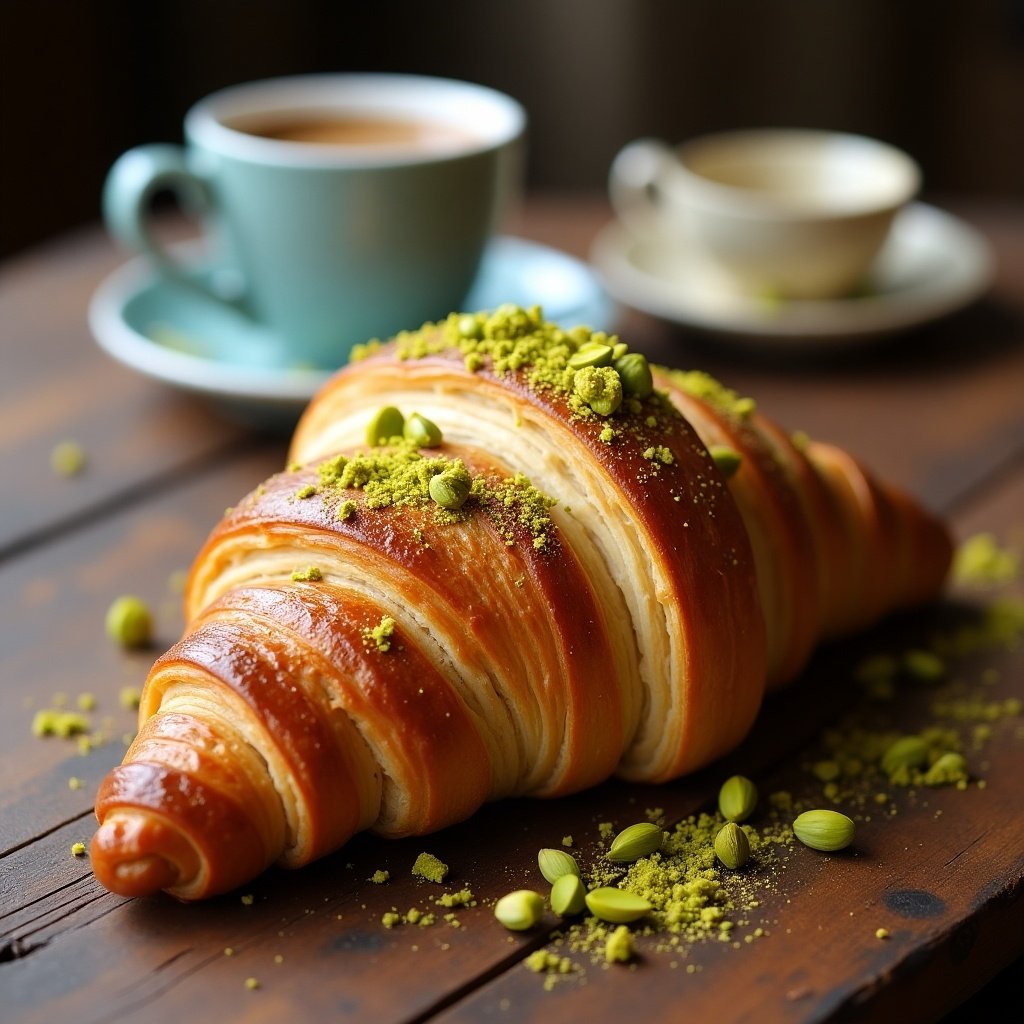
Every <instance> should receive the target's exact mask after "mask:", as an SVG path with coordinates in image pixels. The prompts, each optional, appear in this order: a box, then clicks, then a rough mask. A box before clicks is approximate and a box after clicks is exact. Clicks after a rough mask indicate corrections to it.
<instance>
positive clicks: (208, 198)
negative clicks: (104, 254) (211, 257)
mask: <svg viewBox="0 0 1024 1024" xmlns="http://www.w3.org/2000/svg"><path fill="white" fill-rule="evenodd" d="M163 190H167V191H170V192H171V193H173V194H174V196H175V197H176V198H177V200H178V202H179V204H180V205H181V207H182V209H184V210H185V211H186V212H187V213H189V214H193V215H195V216H197V217H200V218H202V217H204V216H205V215H207V214H208V213H209V212H210V211H211V210H212V209H213V208H214V198H213V190H212V188H211V186H210V183H209V181H208V180H207V179H206V178H205V177H204V176H203V174H202V173H200V172H199V171H198V170H197V169H196V168H195V167H193V166H192V165H191V164H190V161H189V157H188V155H187V154H186V152H185V150H184V149H183V148H182V147H180V146H174V145H169V144H162V143H154V144H151V145H146V146H137V147H135V148H134V149H130V150H128V152H126V153H123V154H122V155H121V156H120V157H119V158H118V159H117V160H116V161H115V163H114V165H113V166H112V167H111V168H110V171H109V172H108V174H107V179H106V182H105V183H104V186H103V220H104V222H105V223H106V226H107V229H108V230H109V231H110V233H111V234H112V235H113V236H114V238H115V239H116V240H117V241H118V242H120V243H121V244H122V245H125V246H127V247H128V248H130V249H135V250H137V251H138V252H141V253H145V254H146V255H147V256H149V258H150V259H151V260H153V262H154V263H155V264H156V266H157V267H158V269H159V270H160V273H162V274H163V275H165V276H166V277H168V278H172V279H173V280H175V281H176V282H179V283H181V284H184V285H186V286H188V287H190V288H195V289H198V290H199V291H201V292H203V293H205V294H206V295H209V296H210V297H211V298H214V299H216V300H217V301H218V302H224V301H227V300H226V297H225V295H223V294H217V293H216V292H214V291H213V290H212V289H210V288H208V287H206V285H205V284H204V283H203V282H202V281H199V280H197V278H196V277H195V275H192V274H189V273H188V272H187V270H186V268H185V266H184V265H183V264H182V263H181V261H180V260H179V259H178V258H177V257H176V256H175V255H174V254H173V252H171V251H170V250H169V249H168V247H167V246H166V245H165V244H164V243H162V242H161V241H160V239H159V238H157V237H156V236H155V235H154V234H153V232H152V228H151V222H150V213H151V207H152V203H153V199H154V197H155V196H156V194H157V193H158V192H161V191H163Z"/></svg>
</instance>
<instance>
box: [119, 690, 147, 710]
mask: <svg viewBox="0 0 1024 1024" xmlns="http://www.w3.org/2000/svg"><path fill="white" fill-rule="evenodd" d="M117 699H118V702H119V703H120V705H121V707H123V708H124V709H125V711H135V710H137V709H138V707H139V704H140V703H141V701H142V691H141V690H139V688H138V687H137V686H122V687H121V692H120V693H119V694H118V697H117Z"/></svg>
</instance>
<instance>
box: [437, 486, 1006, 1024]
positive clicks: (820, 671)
mask: <svg viewBox="0 0 1024 1024" xmlns="http://www.w3.org/2000/svg"><path fill="white" fill-rule="evenodd" d="M1022 508H1024V474H1022V473H1019V472H1018V473H1017V474H1015V475H1013V476H1012V477H1009V478H1008V479H1006V480H1004V481H1003V482H1001V483H1000V484H999V485H998V486H994V487H992V488H990V489H989V490H988V492H987V493H986V494H985V495H984V498H983V500H979V501H977V502H976V503H974V504H973V505H972V506H971V507H970V508H969V510H965V512H964V514H963V515H961V516H960V517H959V518H958V522H957V525H958V529H959V530H960V532H961V535H964V536H966V535H968V534H970V533H973V532H975V531H978V530H995V531H997V532H999V533H1000V534H1001V536H1002V537H1003V538H1005V537H1007V536H1010V537H1014V538H1016V541H1017V543H1018V544H1021V542H1022V541H1024V533H1022V527H1024V521H1022V519H1021V509H1022ZM958 593H959V594H960V595H961V596H962V598H963V599H964V600H965V601H967V602H969V604H965V605H962V606H954V605H950V606H949V607H948V608H947V609H946V612H945V613H943V616H945V615H948V616H951V618H949V619H948V620H946V619H945V618H944V617H943V616H939V618H938V619H935V620H933V621H931V622H929V616H928V615H927V614H926V615H924V616H915V617H912V618H906V619H902V620H899V621H895V622H890V623H889V624H887V625H886V626H883V627H881V628H880V629H878V630H876V631H875V632H874V633H873V634H872V636H869V637H867V638H865V639H864V640H862V641H860V642H856V643H853V644H851V645H843V646H842V647H841V648H839V649H838V650H836V649H833V651H831V652H826V657H825V659H824V660H823V659H822V658H819V659H817V661H816V662H815V664H814V665H812V667H811V668H810V669H809V671H808V672H807V673H806V674H805V678H804V679H803V680H802V681H801V683H800V684H799V686H798V688H797V691H796V692H794V693H792V694H786V695H783V697H782V700H783V701H785V702H786V704H787V705H788V706H784V707H783V708H782V709H781V713H780V708H779V707H778V706H775V705H774V704H773V703H769V705H768V707H767V708H766V710H765V713H764V714H763V716H762V719H761V721H760V722H759V723H758V726H757V727H756V728H755V733H754V735H753V736H752V737H751V742H750V743H748V744H747V745H746V751H751V748H756V745H757V742H758V737H759V736H763V734H764V731H765V730H767V731H769V732H772V731H775V730H780V731H781V730H786V729H790V728H791V727H792V724H794V723H796V724H799V723H800V721H801V719H800V716H799V713H797V715H796V717H795V718H794V719H792V720H791V719H790V713H791V712H792V711H793V705H792V703H791V702H793V701H794V700H795V701H796V704H797V711H798V712H799V710H800V709H799V703H800V701H801V700H805V701H806V702H808V703H810V702H813V701H815V700H816V699H817V697H816V694H815V692H814V691H815V690H816V689H819V688H825V687H829V688H831V689H832V690H833V691H834V690H835V689H836V688H846V687H847V686H848V685H849V683H850V679H849V673H850V668H851V667H852V666H853V665H855V664H857V659H858V658H859V657H860V656H861V655H863V654H866V653H869V652H870V651H871V650H872V649H875V650H884V651H889V652H893V651H894V652H896V653H898V652H900V651H901V650H905V649H907V648H908V647H911V646H914V645H917V644H921V645H924V644H925V643H926V642H927V640H928V637H929V635H930V634H931V633H932V632H933V631H934V630H935V629H936V628H937V627H938V628H940V630H948V629H949V628H951V627H952V625H953V624H954V623H955V622H956V621H958V620H959V619H960V618H961V617H963V618H964V619H965V620H966V621H970V620H972V618H973V614H974V610H976V609H977V608H980V607H982V606H983V605H984V604H985V603H986V602H987V601H989V600H992V599H996V600H999V599H1002V598H1004V597H1006V596H1008V594H1009V595H1010V596H1012V595H1013V594H1016V599H1017V600H1018V601H1020V600H1021V599H1022V597H1024V586H1022V584H1021V583H1020V582H1018V583H1017V584H1016V586H1015V588H1011V589H1010V590H1009V592H1007V591H1006V589H1005V588H1004V589H1002V590H999V591H996V592H994V593H992V592H988V593H985V592H979V591H977V590H973V589H965V588H961V589H960V591H959V592H958ZM828 654H831V655H832V656H833V657H834V656H836V655H837V654H838V660H837V661H834V662H832V663H831V664H829V663H828V657H827V656H828ZM844 655H845V657H844ZM844 660H845V661H846V664H845V667H844V665H843V661H844ZM844 668H845V670H844ZM948 668H949V673H950V680H952V681H951V682H949V683H947V684H945V685H944V686H940V687H939V688H938V689H936V688H935V686H934V685H930V686H929V685H920V684H919V685H917V686H910V687H906V688H904V689H903V690H902V691H901V692H900V694H899V696H898V698H897V700H896V701H895V702H893V703H892V704H891V705H885V706H884V711H883V712H882V718H881V720H882V721H885V722H887V723H891V725H892V727H893V728H895V729H897V730H899V731H904V732H907V733H915V732H918V731H919V730H920V729H921V728H922V727H923V726H925V725H930V724H935V723H936V721H937V719H936V716H935V713H934V711H933V704H934V702H935V700H936V698H937V697H939V696H941V695H942V694H944V693H945V692H946V690H947V689H951V690H955V691H957V692H962V693H964V694H976V693H979V692H981V693H983V694H984V699H985V700H987V701H996V700H1002V699H1004V698H1007V697H1013V698H1017V699H1018V700H1021V699H1024V638H1022V637H1021V635H1020V633H1019V632H1018V634H1017V636H1016V639H1015V641H1013V642H1012V643H1009V644H1008V645H1003V644H993V645H992V646H991V647H990V648H989V649H986V650H984V651H978V652H975V653H972V654H971V655H965V656H963V657H960V658H953V659H950V660H949V662H948ZM983 679H988V680H995V682H991V681H990V682H989V683H982V682H981V680H983ZM958 688H959V689H958ZM833 697H834V693H833ZM866 707H870V706H865V705H863V704H861V703H859V702H858V703H854V704H853V705H851V706H849V707H847V708H846V709H845V710H844V712H843V715H849V714H851V713H852V714H853V715H864V714H870V716H871V717H872V718H874V717H876V716H878V715H879V712H878V711H877V709H874V708H872V709H871V710H870V711H866V710H865V708H866ZM835 721H837V722H840V723H841V722H843V721H844V718H843V717H842V716H840V717H839V718H837V719H835ZM943 724H945V725H950V724H951V723H950V722H948V721H945V720H943ZM975 724H977V723H976V722H974V721H966V722H963V723H960V724H959V726H955V725H954V727H958V728H959V730H960V731H961V733H962V734H963V735H964V737H965V752H966V753H967V756H968V758H969V760H970V761H971V763H972V770H973V771H974V772H976V773H977V774H979V775H981V776H982V777H983V778H984V780H985V788H984V789H979V788H978V787H977V786H976V785H972V786H970V787H969V789H968V790H966V791H963V792H961V791H958V790H956V789H952V788H943V789H922V790H920V791H919V792H918V793H916V794H912V793H910V792H908V791H906V790H900V789H898V788H893V787H886V791H887V793H888V794H889V797H890V799H889V801H887V803H886V804H885V808H888V807H890V806H891V807H892V808H893V809H894V810H895V813H894V814H893V815H892V816H889V815H888V814H886V813H879V814H873V815H872V816H871V821H869V822H863V823H861V824H859V825H858V834H857V839H856V842H855V845H854V847H853V848H852V849H851V850H850V851H847V852H844V853H842V854H838V855H831V856H829V855H822V854H820V853H817V852H814V851H811V850H808V849H806V848H803V847H801V846H800V845H799V844H798V845H796V846H795V847H794V848H793V849H792V851H791V852H790V854H789V856H788V861H786V862H785V863H783V864H782V865H781V866H780V867H777V868H776V869H774V870H772V871H771V872H767V871H764V872H762V873H761V874H760V877H756V876H755V879H756V880H755V881H754V883H753V884H754V885H755V886H756V887H757V895H758V897H759V899H760V907H759V908H758V909H757V911H756V913H755V914H751V915H748V920H749V923H748V925H747V926H746V928H745V929H744V930H745V931H746V932H747V933H750V931H751V930H752V929H753V928H756V927H763V928H764V930H765V932H766V933H768V934H767V935H766V937H764V938H763V939H758V940H757V941H755V942H753V943H751V944H750V945H747V944H746V943H745V942H744V943H743V944H742V948H740V949H734V948H732V947H731V946H730V945H729V944H722V943H718V942H708V943H701V944H696V945H694V946H693V947H691V949H690V950H689V951H688V955H687V956H686V958H684V957H683V956H682V955H681V954H680V953H678V952H676V953H671V954H666V953H663V952H658V949H657V940H656V939H645V938H640V939H638V946H639V949H640V956H639V958H638V960H637V961H636V963H635V966H634V967H633V968H632V969H631V968H627V967H624V966H621V965H615V966H612V967H609V968H607V969H605V967H604V965H601V964H598V965H595V964H594V963H593V962H591V960H590V958H588V957H587V956H586V955H583V956H580V955H579V954H575V955H574V954H571V953H570V954H569V955H571V956H573V959H574V961H576V962H577V966H578V968H579V969H578V970H577V971H574V973H573V974H572V975H570V976H569V977H568V978H567V979H565V980H561V979H560V980H559V983H558V984H556V985H555V986H554V988H553V990H552V991H546V990H545V989H544V986H543V984H542V982H541V979H539V978H538V977H537V976H536V975H535V974H533V973H531V972H530V971H527V970H524V969H513V970H510V971H508V972H506V973H505V974H503V975H501V976H500V977H497V978H495V979H494V980H493V981H491V982H490V983H488V984H487V985H484V986H482V987H481V988H480V989H479V990H478V991H476V992H474V993H472V994H470V995H469V996H467V997H466V998H465V999H464V1000H462V1001H461V1002H459V1003H458V1004H456V1005H454V1006H453V1007H452V1008H451V1009H449V1010H448V1011H446V1012H444V1013H441V1014H440V1015H439V1016H438V1017H437V1018H436V1019H438V1020H443V1021H445V1022H453V1024H454V1022H456V1021H471V1020H481V1019H489V1018H490V1017H494V1016H498V1015H499V1014H500V1013H501V1012H503V1011H507V1012H508V1014H509V1015H510V1019H516V1020H523V1021H527V1020H531V1021H532V1020H537V1021H541V1020H547V1019H552V1018H555V1019H561V1018H565V1017H569V1016H571V1017H572V1018H574V1019H592V1020H617V1019H622V1018H623V1016H624V1015H629V1014H631V1013H635V1012H637V1008H638V1007H640V1006H642V1007H643V1013H644V1014H645V1015H652V1016H654V1017H659V1018H664V1019H672V1018H673V1014H674V1013H677V1012H678V1008H679V1007H680V1006H683V1005H685V1007H686V1012H687V1015H688V1016H689V1015H693V1016H694V1017H695V1018H703V1017H705V1016H707V1017H714V1018H719V1019H720V1018H722V1016H723V1015H724V1016H725V1019H728V1020H736V1021H748V1020H749V1021H753V1020H757V1021H760V1022H767V1021H812V1020H826V1019H827V1020H855V1019H856V1020H914V1021H927V1020H934V1019H937V1018H938V1017H940V1016H941V1015H942V1014H943V1013H945V1012H946V1011H948V1010H950V1009H951V1008H953V1007H954V1006H956V1005H957V1004H958V1003H960V1002H961V1001H962V1000H964V999H966V998H967V997H968V996H970V995H971V994H972V993H973V992H974V991H976V990H977V989H978V988H979V987H980V986H981V985H983V984H984V983H985V982H986V981H987V980H989V979H990V978H991V977H992V976H993V975H995V974H996V973H997V972H998V971H999V970H1000V969H1001V968H1003V967H1005V966H1006V965H1007V964H1008V963H1010V962H1011V961H1012V960H1013V959H1014V958H1015V957H1019V956H1020V955H1021V954H1022V953H1024V899H1022V896H1024V794H1022V792H1021V790H1020V787H1019V784H1018V783H1019V775H1020V764H1021V759H1022V755H1024V724H1022V719H1021V717H1020V716H1019V713H1018V714H1017V715H1016V716H1010V717H1008V718H1004V719H1001V720H998V721H993V722H992V723H991V727H992V730H993V737H992V740H991V742H990V743H988V744H986V745H985V747H984V749H983V750H982V751H973V752H972V748H971V743H970V736H971V730H972V728H973V726H974V725H975ZM779 735H780V733H779V732H777V733H776V737H777V738H778V736H779ZM782 742H783V745H784V746H785V747H786V748H787V752H786V757H785V759H784V761H783V762H781V763H780V764H779V765H778V766H777V769H776V770H775V771H770V772H766V773H764V772H760V771H757V770H755V771H749V769H748V771H749V774H751V775H752V776H753V777H754V778H755V779H756V780H757V782H758V786H759V789H760V791H761V792H762V793H764V792H771V791H773V790H778V789H784V790H788V791H789V792H791V793H792V794H793V795H794V796H795V797H799V796H801V795H803V796H805V797H807V798H808V799H810V800H811V801H812V802H817V803H819V804H820V805H823V806H829V803H828V801H827V800H826V799H824V798H823V797H822V796H821V790H822V786H821V784H820V782H818V781H817V780H816V779H815V778H814V777H813V775H812V774H810V773H809V772H808V766H809V765H812V764H813V763H814V762H815V761H817V760H819V759H821V758H822V757H824V756H826V754H825V752H824V748H823V747H822V746H821V745H820V744H819V743H817V742H815V741H814V740H813V739H812V741H811V742H810V743H809V744H806V745H804V744H803V743H799V742H798V743H796V744H792V743H786V742H785V741H782ZM744 757H745V751H741V752H740V753H739V755H738V757H737V758H731V759H730V761H731V762H732V763H733V764H735V763H736V761H737V760H739V762H740V763H742V762H743V760H744ZM755 760H756V759H755ZM759 767H760V765H758V768H759ZM741 770H743V769H741ZM727 772H728V768H727V766H725V765H723V766H722V767H721V768H720V770H719V771H718V775H719V776H720V777H724V776H725V775H726V774H727ZM711 792H712V790H711V789H709V791H708V796H709V798H710V795H711ZM660 802H661V800H660V798H659V799H658V803H660ZM845 809H849V808H848V807H847V808H845ZM883 811H884V808H883ZM851 813H853V812H852V811H851ZM535 883H536V877H535ZM541 884H542V883H541ZM880 927H881V928H886V929H887V930H888V932H889V934H890V937H889V938H888V939H885V940H880V939H878V938H876V936H875V931H876V929H877V928H880ZM550 948H551V950H552V951H553V952H555V953H558V954H559V955H562V954H564V953H565V952H566V950H565V948H564V944H563V943H561V942H557V941H556V942H555V943H554V944H553V945H552V946H551V947H550ZM687 963H689V964H692V965H694V966H695V967H696V968H697V972H696V973H693V974H690V973H686V972H685V970H684V969H683V968H684V967H685V965H686V964H687Z"/></svg>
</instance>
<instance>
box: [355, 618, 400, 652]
mask: <svg viewBox="0 0 1024 1024" xmlns="http://www.w3.org/2000/svg"><path fill="white" fill-rule="evenodd" d="M395 625H396V623H395V620H394V619H393V618H392V617H391V616H390V615H382V616H381V620H380V622H378V623H377V625H376V626H367V627H366V628H365V629H364V630H363V645H364V646H366V647H376V648H377V650H378V651H380V653H381V654H387V652H388V651H390V650H391V643H392V639H391V638H392V637H393V636H394V635H395Z"/></svg>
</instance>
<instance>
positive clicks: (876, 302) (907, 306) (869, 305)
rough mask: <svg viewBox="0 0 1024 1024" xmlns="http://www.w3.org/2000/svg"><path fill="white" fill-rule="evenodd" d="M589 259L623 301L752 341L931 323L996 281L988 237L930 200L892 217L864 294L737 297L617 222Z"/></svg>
mask: <svg viewBox="0 0 1024 1024" xmlns="http://www.w3.org/2000/svg"><path fill="white" fill-rule="evenodd" d="M591 259H592V261H593V263H594V265H595V266H596V267H597V269H598V271H599V272H600V274H601V277H602V279H603V280H604V283H605V286H606V288H607V289H608V291H609V292H610V293H611V295H612V296H614V297H615V298H616V299H618V300H619V301H620V302H623V303H625V304H626V305H629V306H632V307H634V308H635V309H639V310H641V311H642V312H645V313H650V314H652V315H654V316H658V317H662V318H663V319H665V320H669V321H672V322H674V323H677V324H681V325H685V326H690V327H699V328H702V329H704V330H709V331H716V332H724V333H727V334H732V335H736V336H737V339H736V340H739V341H742V340H743V339H744V336H747V337H748V338H749V341H750V343H751V345H757V346H761V345H763V344H764V343H765V342H768V341H776V342H780V343H785V344H788V345H790V346H795V345H802V346H808V345H809V344H811V343H813V344H815V345H817V344H818V343H821V344H822V345H831V346H838V345H844V344H850V343H853V342H856V341H858V340H860V339H867V338H872V337H877V336H879V335H884V334H891V333H895V332H897V331H901V330H905V329H907V328H910V327H914V326H917V325H919V324H924V323H927V322H929V321H931V320H935V319H937V318H938V317H941V316H944V315H946V314H947V313H951V312H953V311H954V310H957V309H960V308H961V307H963V306H966V305H967V304H968V303H970V302H972V301H974V300H975V299H977V298H978V297H979V296H980V295H981V294H982V293H983V292H984V291H985V290H986V289H987V288H988V286H989V284H990V283H991V280H992V275H993V269H994V263H993V258H992V254H991V251H990V249H989V246H988V243H987V242H986V241H985V240H984V239H983V238H982V237H981V236H980V235H979V234H978V233H977V232H976V231H975V230H974V229H973V228H971V227H969V226H968V225H967V224H965V223H963V222H962V221H960V220H958V219H957V218H956V217H953V216H951V215H950V214H948V213H945V212H943V211H941V210H939V209H936V208H935V207H934V206H928V205H926V204H924V203H914V204H913V205H911V206H909V207H907V209H905V210H904V211H903V212H902V213H900V214H899V216H898V217H897V218H896V221H895V222H894V224H893V230H892V234H891V235H890V237H889V239H888V241H887V242H886V244H885V247H884V248H883V250H882V252H881V253H880V254H879V257H878V260H877V262H876V264H875V267H874V270H873V271H872V273H871V275H870V277H869V279H868V281H867V282H866V285H867V287H866V288H865V292H864V294H863V295H861V296H858V297H852V298H846V299H833V300H827V301H824V300H815V301H807V300H791V301H774V302H772V301H768V300H760V299H756V298H751V297H749V296H745V295H741V294H739V293H737V292H736V291H735V290H734V289H732V288H730V286H729V285H728V283H727V282H725V281H724V280H723V279H722V278H721V277H719V276H716V274H715V271H714V270H713V269H712V268H709V267H708V266H706V265H705V264H704V263H703V262H701V261H700V260H699V259H698V258H697V257H696V256H695V254H693V253H689V252H686V251H684V250H683V249H682V248H681V247H679V246H678V245H673V244H671V243H667V242H666V241H665V240H663V239H658V238H653V237H639V236H635V235H632V234H631V233H630V232H629V231H628V230H627V229H626V228H625V227H623V226H622V224H620V223H618V222H612V223H611V224H608V225H607V226H606V227H605V228H604V229H603V230H602V231H601V233H600V234H599V235H598V237H597V238H596V240H595V242H594V246H593V249H592V251H591Z"/></svg>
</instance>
